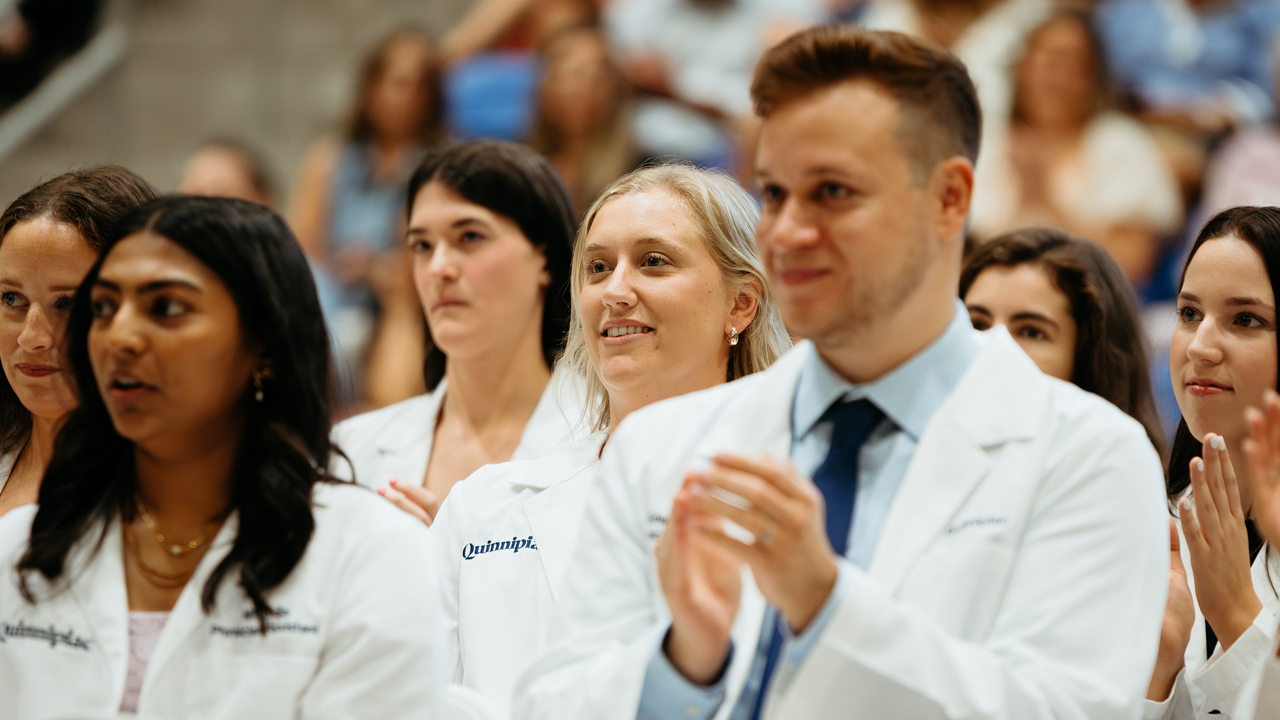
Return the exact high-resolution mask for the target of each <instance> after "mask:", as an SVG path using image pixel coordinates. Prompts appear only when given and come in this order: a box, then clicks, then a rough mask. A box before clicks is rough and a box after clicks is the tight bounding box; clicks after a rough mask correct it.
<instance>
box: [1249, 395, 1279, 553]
mask: <svg viewBox="0 0 1280 720" xmlns="http://www.w3.org/2000/svg"><path fill="white" fill-rule="evenodd" d="M1248 417H1249V439H1248V440H1246V441H1245V446H1244V449H1245V455H1246V457H1247V459H1248V461H1249V462H1248V471H1249V489H1250V490H1251V492H1252V495H1253V507H1252V509H1251V510H1250V515H1251V517H1252V518H1253V522H1254V524H1255V525H1257V527H1258V531H1259V532H1261V533H1262V535H1263V537H1265V538H1266V539H1267V540H1269V541H1271V542H1272V543H1276V542H1280V395H1277V394H1276V393H1275V392H1274V391H1271V390H1268V391H1267V392H1266V394H1265V395H1264V396H1263V398H1262V410H1256V409H1254V408H1250V409H1249V412H1248Z"/></svg>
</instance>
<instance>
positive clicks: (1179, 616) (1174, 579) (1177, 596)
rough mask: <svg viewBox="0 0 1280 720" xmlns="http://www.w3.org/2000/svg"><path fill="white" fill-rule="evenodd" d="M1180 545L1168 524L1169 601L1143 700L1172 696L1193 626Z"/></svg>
mask: <svg viewBox="0 0 1280 720" xmlns="http://www.w3.org/2000/svg"><path fill="white" fill-rule="evenodd" d="M1181 550H1182V544H1181V540H1180V538H1179V537H1178V526H1177V525H1176V524H1175V523H1174V522H1173V521H1172V520H1170V521H1169V599H1168V600H1167V601H1165V608H1164V624H1163V625H1162V626H1161V627H1160V650H1159V653H1158V654H1157V655H1156V669H1155V672H1153V673H1151V684H1150V685H1149V686H1148V687H1147V699H1148V700H1152V701H1154V702H1164V701H1165V699H1166V698H1168V697H1169V693H1171V692H1173V684H1174V682H1175V681H1176V680H1177V679H1178V673H1179V672H1181V671H1182V667H1183V666H1184V665H1185V664H1186V654H1187V645H1188V644H1189V643H1190V642H1191V630H1192V628H1193V627H1194V626H1195V622H1196V606H1195V600H1194V599H1193V598H1192V597H1191V585H1190V583H1188V582H1187V569H1186V568H1185V567H1183V565H1182V552H1181Z"/></svg>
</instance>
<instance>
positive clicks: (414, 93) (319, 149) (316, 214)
mask: <svg viewBox="0 0 1280 720" xmlns="http://www.w3.org/2000/svg"><path fill="white" fill-rule="evenodd" d="M434 61H435V58H434V54H433V52H432V48H431V45H430V44H429V42H428V41H427V39H426V38H425V36H423V35H422V34H421V33H419V32H417V31H413V30H400V31H397V32H395V33H393V34H391V35H390V36H388V37H387V38H386V39H385V40H383V41H382V42H381V43H379V44H378V45H377V46H376V47H375V49H374V50H373V52H372V53H371V54H370V55H369V57H368V58H367V59H366V60H365V63H364V65H363V69H362V71H361V75H360V81H359V89H358V92H357V95H356V106H355V108H354V110H353V112H352V115H351V120H350V124H349V126H348V128H347V131H346V132H345V133H344V134H343V135H342V136H341V137H334V138H325V139H322V140H320V141H319V142H317V143H316V144H315V145H314V146H313V147H312V148H311V149H310V150H309V151H308V152H307V155H306V157H305V158H304V159H303V162H302V167H301V169H300V172H299V175H298V179H297V184H296V189H295V193H294V201H293V207H292V212H291V213H290V220H291V222H292V224H293V229H294V232H295V233H296V234H297V236H298V241H299V242H300V243H301V244H302V247H303V249H304V250H305V251H306V252H307V254H308V255H309V256H310V257H311V258H313V259H314V260H315V261H316V263H317V264H318V265H319V267H320V268H321V270H322V271H323V272H324V273H326V274H328V275H329V276H330V277H331V278H332V279H333V280H334V282H335V283H336V284H337V285H338V287H339V288H340V292H341V297H340V301H339V302H340V306H341V309H340V310H339V311H338V312H337V314H336V317H335V318H334V321H333V332H334V335H335V336H336V340H337V343H338V345H339V347H340V348H341V351H340V355H341V356H342V357H341V359H343V360H345V362H347V363H348V364H349V365H350V366H351V367H353V368H361V367H362V364H363V361H364V358H365V353H366V351H367V349H368V347H369V345H370V342H371V339H372V337H373V336H374V334H375V331H376V330H377V328H376V319H377V315H378V310H379V307H380V303H381V300H382V298H379V297H377V295H376V293H375V290H376V288H375V286H374V284H373V283H374V278H373V275H374V273H375V272H376V271H377V270H376V268H377V266H378V265H379V264H380V263H381V262H383V261H384V260H385V261H394V262H401V261H402V259H403V245H404V244H403V242H402V224H403V222H404V207H405V199H404V192H405V190H404V188H405V185H406V183H407V182H408V178H409V175H410V173H412V171H413V169H414V167H415V166H416V165H417V163H418V161H419V160H420V158H421V157H422V156H423V153H424V152H425V150H426V148H427V147H428V146H429V145H430V144H432V143H435V142H438V141H440V140H442V139H443V136H444V133H443V131H442V123H441V119H440V118H441V112H440V102H439V99H438V94H439V93H438V90H439V83H438V82H437V75H436V65H435V62H434ZM405 272H408V271H407V270H405ZM357 374H358V375H359V374H361V371H359V370H357ZM344 400H345V401H347V402H352V401H354V400H355V398H352V397H347V398H344Z"/></svg>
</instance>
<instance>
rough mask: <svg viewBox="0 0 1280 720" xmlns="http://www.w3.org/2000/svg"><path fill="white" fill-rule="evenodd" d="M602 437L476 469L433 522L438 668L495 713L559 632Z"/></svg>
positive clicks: (601, 434) (507, 702)
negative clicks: (442, 646)
mask: <svg viewBox="0 0 1280 720" xmlns="http://www.w3.org/2000/svg"><path fill="white" fill-rule="evenodd" d="M606 436H607V434H606V433H604V432H598V433H594V434H592V435H589V436H587V437H586V438H584V439H582V440H580V441H578V442H576V443H574V444H573V445H571V446H569V447H568V448H565V449H564V450H562V451H560V452H557V453H553V454H551V455H548V456H546V457H542V458H538V459H536V460H524V461H520V462H508V463H501V464H497V465H486V466H484V467H482V468H480V469H479V470H477V471H476V472H475V474H473V475H471V476H470V477H468V478H467V479H466V480H464V481H462V482H460V483H458V484H457V485H455V486H454V488H453V490H452V491H451V492H450V493H449V496H448V497H447V498H445V501H444V505H442V506H441V508H440V514H439V515H437V516H436V520H435V523H434V524H433V525H432V528H433V533H432V534H433V535H434V536H435V540H436V545H435V548H436V550H437V553H438V556H439V558H440V561H441V568H440V576H441V583H442V585H443V587H444V601H443V611H444V612H443V615H444V623H445V637H446V648H447V650H446V656H445V663H446V667H447V668H448V669H449V670H451V671H452V672H453V681H454V682H455V683H459V684H461V685H466V686H467V687H470V688H474V689H475V690H478V691H480V692H481V693H483V694H484V695H486V696H488V697H489V698H490V699H491V700H493V701H494V702H495V703H497V704H498V705H500V706H501V707H503V708H509V707H510V705H511V690H512V688H513V687H515V683H516V679H517V678H518V677H520V674H521V673H522V672H524V671H525V669H526V668H528V667H529V665H530V664H532V663H533V661H534V660H536V659H537V658H538V657H539V656H540V655H541V654H542V653H543V652H545V651H546V650H547V649H548V648H550V647H551V645H552V644H553V643H554V641H555V640H557V639H559V638H560V637H562V634H563V632H564V623H563V621H562V618H561V617H560V616H559V611H558V602H559V601H560V600H561V599H562V597H563V593H564V577H565V574H566V571H567V570H568V569H569V560H570V558H572V557H573V546H574V543H575V542H576V540H577V536H578V527H579V526H580V525H581V523H582V513H583V511H584V509H585V507H586V498H587V491H588V490H589V489H590V488H591V485H592V483H594V481H595V478H596V471H597V469H598V468H599V465H600V446H601V445H603V444H604V441H605V438H606ZM513 541H514V545H513Z"/></svg>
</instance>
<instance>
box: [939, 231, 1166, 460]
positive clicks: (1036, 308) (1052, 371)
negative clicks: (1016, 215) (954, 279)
mask: <svg viewBox="0 0 1280 720" xmlns="http://www.w3.org/2000/svg"><path fill="white" fill-rule="evenodd" d="M960 299H961V300H963V301H964V303H965V305H966V306H967V307H968V308H969V319H970V320H971V321H972V322H973V326H974V327H975V328H977V329H979V330H988V329H990V328H992V327H995V326H996V325H1003V326H1004V327H1005V328H1007V329H1008V331H1009V334H1010V335H1012V336H1013V339H1014V340H1016V341H1017V343H1018V344H1019V345H1021V346H1022V349H1023V350H1025V351H1026V353H1027V355H1030V356H1031V359H1032V360H1034V361H1035V363H1036V365H1037V366H1038V367H1039V368H1040V369H1041V370H1042V371H1043V372H1044V373H1045V374H1047V375H1051V376H1053V377H1056V378H1058V379H1059V380H1066V381H1067V382H1070V383H1072V384H1074V385H1076V386H1077V387H1079V388H1080V389H1082V390H1087V391H1089V392H1091V393H1094V394H1095V395H1099V396H1101V397H1102V398H1103V399H1105V400H1107V401H1108V402H1110V403H1111V404H1112V405H1115V406H1116V407H1118V408H1120V409H1121V410H1123V411H1124V412H1125V413H1127V414H1128V415H1129V416H1130V417H1132V418H1133V419H1135V420H1137V421H1138V422H1140V423H1142V426H1143V427H1144V428H1146V431H1147V436H1148V437H1149V438H1150V439H1151V444H1152V445H1154V446H1155V447H1156V449H1157V450H1160V449H1162V448H1163V447H1164V446H1165V441H1164V430H1163V429H1162V428H1161V425H1160V418H1159V416H1158V415H1157V414H1156V407H1155V401H1154V400H1153V398H1152V393H1151V377H1150V370H1149V368H1150V362H1151V361H1150V356H1149V354H1148V351H1147V348H1146V347H1145V345H1144V344H1143V337H1142V323H1141V318H1140V316H1139V315H1138V306H1137V301H1136V299H1135V298H1134V296H1133V290H1132V289H1131V288H1130V287H1129V283H1128V282H1127V281H1126V280H1125V278H1124V273H1122V272H1121V271H1120V267H1119V266H1118V265H1116V262H1115V260H1112V259H1111V256H1109V255H1107V253H1106V251H1105V250H1103V249H1102V248H1101V247H1099V246H1097V245H1095V244H1094V243H1091V242H1088V241H1085V240H1076V239H1074V238H1071V237H1069V236H1067V235H1066V233H1062V232H1059V231H1057V230H1050V229H1047V228H1030V229H1027V230H1018V231H1016V232H1011V233H1008V234H1006V235H1001V236H1000V237H997V238H993V239H992V240H990V241H988V242H986V243H984V244H982V245H980V246H978V248H977V249H976V250H975V251H973V252H972V253H971V254H970V255H969V257H968V258H967V259H966V261H965V265H964V270H963V271H962V272H961V275H960Z"/></svg>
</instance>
